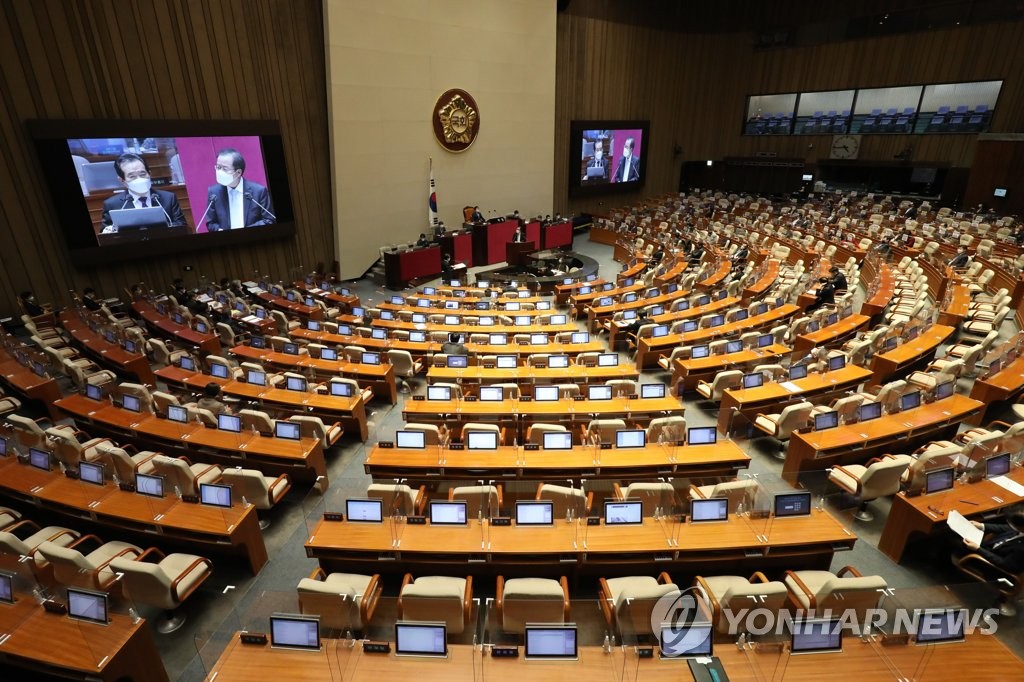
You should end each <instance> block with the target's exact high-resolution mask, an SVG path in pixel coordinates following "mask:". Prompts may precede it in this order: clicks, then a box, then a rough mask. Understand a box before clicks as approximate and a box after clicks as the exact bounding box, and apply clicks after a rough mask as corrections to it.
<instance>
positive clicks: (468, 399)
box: [465, 395, 478, 403]
mask: <svg viewBox="0 0 1024 682" xmlns="http://www.w3.org/2000/svg"><path fill="white" fill-rule="evenodd" d="M477 400H478V398H477V397H476V396H475V395H467V396H466V397H465V401H466V402H467V403H475V402H476V401H477Z"/></svg>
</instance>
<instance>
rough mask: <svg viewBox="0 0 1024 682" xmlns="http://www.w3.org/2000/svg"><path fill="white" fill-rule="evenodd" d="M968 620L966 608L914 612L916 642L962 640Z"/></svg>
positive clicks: (930, 642)
mask: <svg viewBox="0 0 1024 682" xmlns="http://www.w3.org/2000/svg"><path fill="white" fill-rule="evenodd" d="M967 621H968V616H967V611H966V609H922V610H920V611H918V612H916V613H915V614H914V643H915V644H949V643H951V642H962V641H964V639H965V632H966V625H967Z"/></svg>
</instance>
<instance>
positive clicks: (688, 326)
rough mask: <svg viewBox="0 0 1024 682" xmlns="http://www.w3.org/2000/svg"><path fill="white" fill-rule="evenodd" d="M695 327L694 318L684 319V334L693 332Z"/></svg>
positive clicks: (695, 329)
mask: <svg viewBox="0 0 1024 682" xmlns="http://www.w3.org/2000/svg"><path fill="white" fill-rule="evenodd" d="M697 327H698V324H697V321H696V320H686V321H685V322H683V333H684V334H685V333H687V332H695V331H697Z"/></svg>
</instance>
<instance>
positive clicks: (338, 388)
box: [331, 381, 352, 398]
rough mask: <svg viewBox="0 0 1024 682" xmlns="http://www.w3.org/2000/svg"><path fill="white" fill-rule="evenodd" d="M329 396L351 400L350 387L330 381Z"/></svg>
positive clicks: (341, 382) (339, 382)
mask: <svg viewBox="0 0 1024 682" xmlns="http://www.w3.org/2000/svg"><path fill="white" fill-rule="evenodd" d="M331 395H332V396H335V397H336V398H351V397H352V385H351V384H346V383H345V382H343V381H332V382H331Z"/></svg>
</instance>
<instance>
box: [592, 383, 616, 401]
mask: <svg viewBox="0 0 1024 682" xmlns="http://www.w3.org/2000/svg"><path fill="white" fill-rule="evenodd" d="M611 399H612V387H611V386H607V385H603V384H599V385H597V386H587V400H611Z"/></svg>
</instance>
